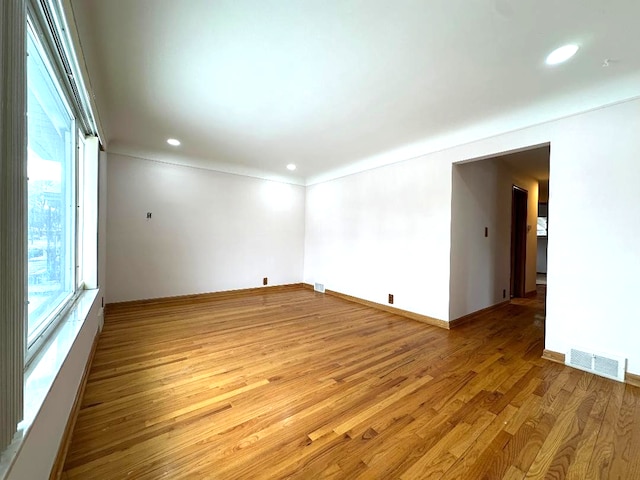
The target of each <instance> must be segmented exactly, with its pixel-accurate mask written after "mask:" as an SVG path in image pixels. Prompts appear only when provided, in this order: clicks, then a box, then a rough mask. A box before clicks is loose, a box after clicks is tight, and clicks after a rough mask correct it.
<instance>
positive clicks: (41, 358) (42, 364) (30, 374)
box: [0, 289, 99, 479]
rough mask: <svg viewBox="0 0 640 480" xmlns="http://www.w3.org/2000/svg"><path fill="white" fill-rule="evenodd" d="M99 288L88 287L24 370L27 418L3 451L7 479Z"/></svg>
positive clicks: (0, 464)
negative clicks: (89, 288) (91, 288)
mask: <svg viewBox="0 0 640 480" xmlns="http://www.w3.org/2000/svg"><path fill="white" fill-rule="evenodd" d="M98 292H99V290H98V289H93V290H85V291H84V292H82V294H81V295H80V296H79V297H78V299H77V301H76V302H75V304H74V305H73V307H71V309H70V310H69V312H68V313H67V314H66V316H65V318H64V319H63V320H62V321H61V322H60V324H59V325H58V327H57V328H56V330H55V332H54V333H53V334H52V335H51V338H50V339H49V341H48V342H47V344H46V345H45V346H44V347H43V348H42V350H41V351H40V352H39V353H38V355H37V357H36V358H34V359H33V360H32V361H31V363H30V365H29V368H28V369H27V370H26V371H25V386H24V420H23V421H22V422H20V424H19V425H18V431H17V432H16V434H15V436H14V439H13V442H12V443H11V445H9V447H8V448H7V449H6V450H5V451H4V452H2V458H1V459H0V479H4V478H5V477H6V475H7V473H8V471H9V468H10V467H11V465H12V464H13V462H14V460H15V459H16V457H17V455H18V453H19V451H20V447H21V446H22V443H23V441H24V439H25V438H26V436H27V434H28V432H29V429H30V428H31V425H32V424H33V421H34V420H35V418H36V416H37V415H38V412H39V411H40V408H41V407H42V404H43V403H44V401H45V399H46V397H47V394H48V393H49V390H50V389H51V386H52V385H53V382H54V381H55V379H56V377H57V376H58V373H59V372H60V370H61V368H62V365H63V364H64V361H65V360H66V358H67V355H68V354H69V351H70V350H71V347H72V346H73V343H74V342H75V340H76V338H77V336H78V333H79V332H80V329H81V328H82V325H84V322H85V320H86V319H87V317H88V315H89V311H90V310H91V307H92V306H93V303H94V301H95V299H96V297H97V296H98Z"/></svg>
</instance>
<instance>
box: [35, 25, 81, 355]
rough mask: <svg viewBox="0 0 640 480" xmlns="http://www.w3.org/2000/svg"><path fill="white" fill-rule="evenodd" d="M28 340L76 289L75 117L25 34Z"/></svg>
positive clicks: (45, 325)
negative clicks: (26, 51) (27, 181)
mask: <svg viewBox="0 0 640 480" xmlns="http://www.w3.org/2000/svg"><path fill="white" fill-rule="evenodd" d="M27 49H28V60H27V85H28V88H27V91H28V97H27V112H28V156H27V168H28V177H29V187H28V209H29V210H28V250H27V251H28V255H27V256H28V259H27V261H28V278H29V280H28V294H29V308H28V319H29V321H28V328H27V331H28V342H29V343H31V342H32V341H33V340H34V339H36V337H37V336H38V335H39V333H40V332H42V331H43V330H44V329H45V328H46V327H47V326H48V325H49V323H50V322H51V321H52V320H53V318H54V316H55V315H56V313H57V312H58V310H59V309H60V308H61V307H62V306H63V305H64V304H65V302H66V301H67V300H68V299H69V298H70V297H71V296H72V295H73V293H74V290H75V281H74V271H75V236H74V230H75V214H74V212H75V205H74V204H75V201H74V200H75V194H74V192H75V180H74V164H75V155H74V151H73V150H74V148H73V146H74V121H73V117H72V116H71V114H70V111H69V109H68V107H67V105H66V104H65V103H64V101H63V99H62V96H61V94H60V91H59V89H58V88H57V86H56V83H55V81H54V79H53V77H52V75H51V73H50V69H49V68H48V66H47V63H46V62H45V61H44V59H43V54H42V52H41V51H40V49H39V48H38V45H37V44H36V42H35V40H34V37H33V34H32V32H31V31H29V35H28V43H27Z"/></svg>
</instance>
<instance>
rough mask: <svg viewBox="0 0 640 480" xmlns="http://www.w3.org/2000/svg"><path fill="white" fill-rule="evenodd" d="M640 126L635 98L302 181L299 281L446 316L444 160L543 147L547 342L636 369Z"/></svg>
mask: <svg viewBox="0 0 640 480" xmlns="http://www.w3.org/2000/svg"><path fill="white" fill-rule="evenodd" d="M638 132H640V100H638V99H636V100H632V101H629V102H625V103H621V104H618V105H613V106H610V107H607V108H602V109H598V110H594V111H591V112H587V113H584V114H581V115H576V116H572V117H568V118H565V119H561V120H557V121H554V122H549V123H545V124H542V125H537V126H533V127H529V128H524V129H521V130H517V131H514V132H510V133H507V134H504V135H499V136H496V137H492V138H488V139H485V140H482V141H477V142H472V143H468V144H464V145H460V146H458V147H455V148H451V149H448V150H444V151H441V152H437V153H432V154H428V155H424V156H422V157H420V158H417V159H412V160H407V161H405V162H401V163H398V164H395V165H392V166H389V167H384V168H380V169H377V170H373V171H369V172H363V173H359V174H354V175H351V176H349V177H345V178H342V179H338V180H332V181H329V182H325V183H321V184H317V185H314V186H312V187H309V188H308V189H307V214H306V222H307V223H306V224H307V236H306V253H305V274H304V278H305V281H306V282H313V281H324V282H325V283H326V286H327V288H329V289H334V290H338V291H341V292H343V293H346V294H350V295H355V296H358V297H361V298H365V299H368V300H372V301H377V302H380V303H385V300H386V293H396V294H397V292H398V291H399V292H400V294H397V300H398V302H397V306H398V307H400V308H406V309H408V310H411V311H414V312H417V313H422V314H425V315H430V316H434V317H437V318H441V319H448V314H449V292H448V285H449V273H450V269H449V266H448V265H447V263H448V258H449V251H450V248H449V246H450V242H449V239H450V231H449V222H450V221H451V206H450V205H451V203H450V202H451V191H450V185H451V164H452V163H455V162H460V161H464V160H471V159H477V158H488V157H493V156H496V155H497V154H501V153H506V152H511V151H516V150H519V149H523V148H527V147H531V146H537V145H542V144H546V143H550V144H551V159H550V171H551V179H550V185H549V203H552V204H553V218H552V221H551V222H550V230H549V231H550V234H549V247H548V273H547V275H548V277H547V282H548V297H547V319H546V340H545V345H546V348H548V349H550V350H554V351H558V352H565V351H566V350H567V349H568V347H569V346H570V345H572V344H574V343H580V344H581V346H583V347H586V348H592V349H599V350H605V351H611V352H614V353H620V354H622V355H623V356H626V357H627V358H628V359H629V366H628V369H629V371H631V372H632V373H640V349H638V348H637V345H635V343H636V339H637V338H638V336H640V323H639V322H638V318H640V305H638V304H637V302H635V300H634V298H635V293H636V291H637V289H638V283H639V282H638V280H637V271H638V270H640V248H638V247H637V238H639V237H640V215H638V212H637V206H638V205H639V204H640V189H639V188H638V184H639V183H640V135H638ZM389 203H391V204H392V205H393V207H390V206H389ZM534 225H535V224H534ZM394 232H398V234H397V236H396V237H395V238H394V235H395V234H394ZM392 288H395V289H396V292H393V291H391V289H392ZM398 288H400V290H398Z"/></svg>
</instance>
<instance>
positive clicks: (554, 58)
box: [545, 44, 580, 65]
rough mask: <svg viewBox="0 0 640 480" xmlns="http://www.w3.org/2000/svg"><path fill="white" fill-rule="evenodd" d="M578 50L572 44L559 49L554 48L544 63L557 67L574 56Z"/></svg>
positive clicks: (576, 46)
mask: <svg viewBox="0 0 640 480" xmlns="http://www.w3.org/2000/svg"><path fill="white" fill-rule="evenodd" d="M578 48H580V47H578V45H574V44H569V45H563V46H562V47H560V48H556V49H555V50H554V51H553V52H551V53H550V54H549V55H547V59H546V60H545V63H546V64H547V65H558V64H559V63H563V62H566V61H567V60H569V59H570V58H571V57H573V56H574V55H575V54H576V52H577V51H578Z"/></svg>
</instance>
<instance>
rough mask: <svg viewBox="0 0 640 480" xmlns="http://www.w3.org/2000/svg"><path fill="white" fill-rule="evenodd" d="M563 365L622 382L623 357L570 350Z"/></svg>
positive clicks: (623, 370)
mask: <svg viewBox="0 0 640 480" xmlns="http://www.w3.org/2000/svg"><path fill="white" fill-rule="evenodd" d="M565 363H566V364H567V365H569V366H570V367H574V368H578V369H580V370H584V371H586V372H591V373H595V374H596V375H600V376H602V377H607V378H611V379H612V380H617V381H619V382H624V372H625V367H626V359H625V358H623V357H618V356H615V355H609V354H601V353H595V352H587V351H585V350H578V349H576V348H572V349H570V350H569V353H568V354H567V356H566V359H565Z"/></svg>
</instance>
